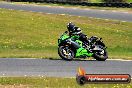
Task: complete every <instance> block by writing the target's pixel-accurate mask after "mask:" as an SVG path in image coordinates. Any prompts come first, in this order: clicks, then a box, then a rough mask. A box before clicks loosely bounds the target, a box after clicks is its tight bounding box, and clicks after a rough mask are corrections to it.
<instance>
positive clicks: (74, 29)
mask: <svg viewBox="0 0 132 88" xmlns="http://www.w3.org/2000/svg"><path fill="white" fill-rule="evenodd" d="M67 29H68V32H69V36H70V37H72V36H74V35H77V36H79V40H80V41H82V42H83V43H84V44H88V42H89V41H88V38H87V35H85V34H83V33H82V30H81V29H80V28H79V27H76V26H75V24H73V23H72V22H69V23H68V24H67Z"/></svg>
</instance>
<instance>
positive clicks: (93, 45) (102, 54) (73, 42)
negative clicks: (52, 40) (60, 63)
mask: <svg viewBox="0 0 132 88" xmlns="http://www.w3.org/2000/svg"><path fill="white" fill-rule="evenodd" d="M67 33H68V32H67V31H66V32H64V33H63V34H62V35H61V36H60V38H59V39H58V54H59V56H60V57H61V58H62V59H64V60H67V61H71V60H73V59H74V58H86V57H94V58H95V59H96V60H98V61H105V60H106V59H107V58H108V54H107V51H106V48H107V47H106V46H105V44H104V43H103V41H101V39H102V38H98V37H96V36H92V37H91V38H89V39H88V41H89V42H88V43H83V42H82V41H80V40H79V36H77V35H74V36H72V37H70V36H69V35H68V34H67Z"/></svg>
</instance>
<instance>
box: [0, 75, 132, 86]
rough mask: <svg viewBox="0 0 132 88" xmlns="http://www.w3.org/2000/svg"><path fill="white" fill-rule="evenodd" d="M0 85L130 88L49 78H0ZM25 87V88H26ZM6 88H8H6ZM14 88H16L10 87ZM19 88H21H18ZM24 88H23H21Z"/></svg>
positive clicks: (71, 79)
mask: <svg viewBox="0 0 132 88" xmlns="http://www.w3.org/2000/svg"><path fill="white" fill-rule="evenodd" d="M0 84H1V85H3V86H5V87H6V86H9V85H13V86H14V85H16V86H18V85H26V86H27V87H28V88H131V87H132V83H130V84H85V85H84V86H80V85H78V84H77V83H76V79H75V78H51V77H43V78H42V77H40V78H39V77H38V78H37V77H1V78H0ZM27 87H26V88H27ZM6 88H8V87H6ZM11 88H16V87H11ZM18 88H21V87H18ZM23 88H25V87H23Z"/></svg>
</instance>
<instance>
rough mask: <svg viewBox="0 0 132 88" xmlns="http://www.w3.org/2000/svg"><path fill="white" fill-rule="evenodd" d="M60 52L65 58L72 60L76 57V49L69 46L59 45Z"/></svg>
mask: <svg viewBox="0 0 132 88" xmlns="http://www.w3.org/2000/svg"><path fill="white" fill-rule="evenodd" d="M58 54H59V56H60V57H61V58H62V59H63V60H67V61H71V60H73V58H74V55H75V54H74V51H73V50H72V49H71V48H70V47H69V46H59V48H58Z"/></svg>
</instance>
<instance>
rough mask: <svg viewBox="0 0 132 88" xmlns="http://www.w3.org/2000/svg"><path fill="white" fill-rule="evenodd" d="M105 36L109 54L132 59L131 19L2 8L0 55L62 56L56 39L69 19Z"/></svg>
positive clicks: (0, 10) (114, 56)
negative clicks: (127, 20)
mask: <svg viewBox="0 0 132 88" xmlns="http://www.w3.org/2000/svg"><path fill="white" fill-rule="evenodd" d="M70 21H72V22H74V23H75V24H76V25H77V26H79V27H81V29H82V30H83V32H84V33H85V34H87V35H88V37H90V36H93V35H96V36H99V37H102V38H103V40H104V42H105V43H106V46H107V47H108V53H109V57H110V58H124V59H132V46H131V45H132V41H131V40H132V29H131V28H132V23H131V22H120V21H112V20H103V19H94V18H88V17H77V16H68V15H53V14H41V13H33V12H22V11H15V10H6V9H0V57H6V58H8V57H30V58H60V57H59V56H58V54H57V39H58V37H59V36H60V35H61V34H62V33H63V32H64V31H65V30H66V24H67V23H68V22H70Z"/></svg>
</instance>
